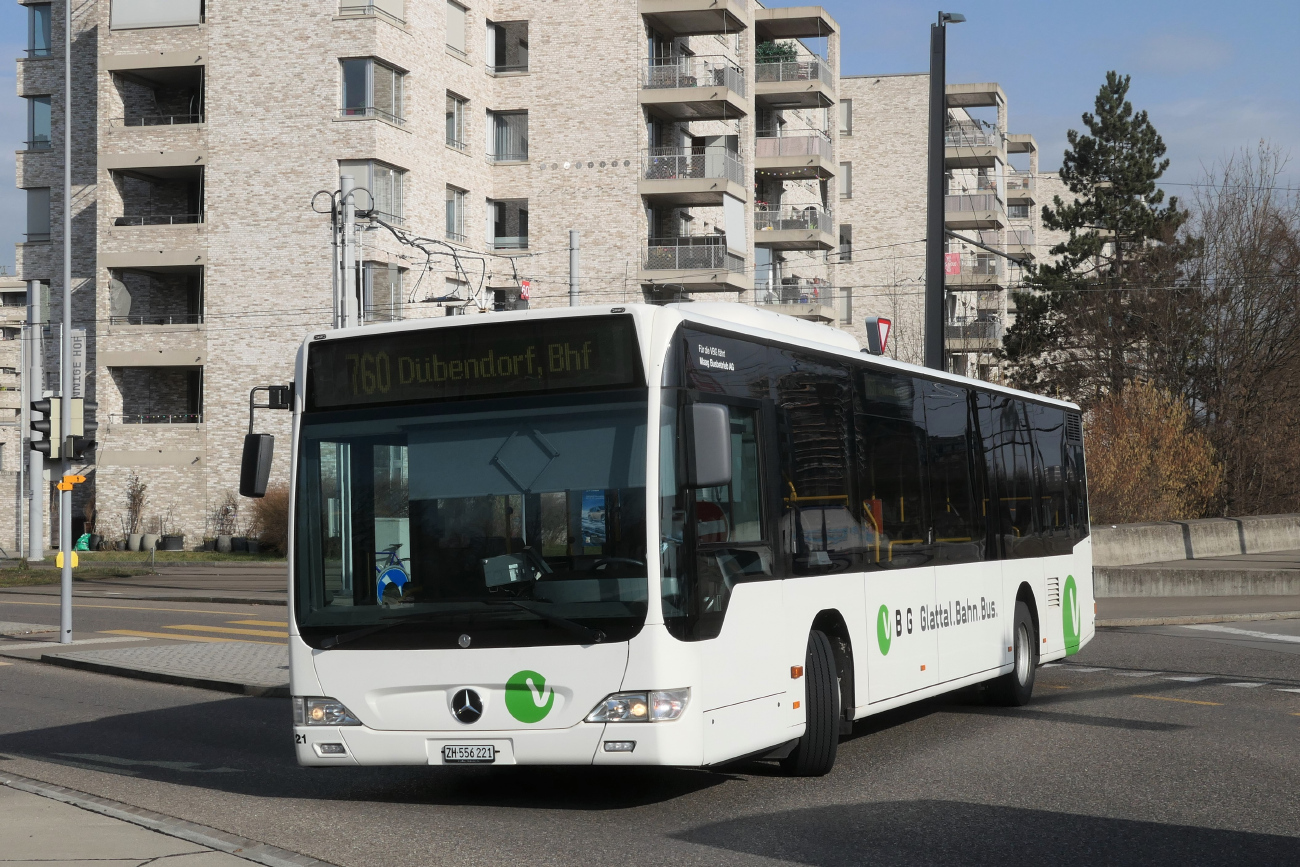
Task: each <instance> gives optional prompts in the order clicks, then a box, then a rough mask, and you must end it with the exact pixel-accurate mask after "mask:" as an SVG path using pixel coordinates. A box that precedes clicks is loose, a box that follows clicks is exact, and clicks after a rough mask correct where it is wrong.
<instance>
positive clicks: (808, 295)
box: [754, 277, 853, 325]
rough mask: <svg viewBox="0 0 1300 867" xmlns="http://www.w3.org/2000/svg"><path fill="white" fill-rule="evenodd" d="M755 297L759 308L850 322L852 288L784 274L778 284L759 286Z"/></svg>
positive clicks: (829, 322)
mask: <svg viewBox="0 0 1300 867" xmlns="http://www.w3.org/2000/svg"><path fill="white" fill-rule="evenodd" d="M754 296H755V299H756V306H757V307H758V308H759V309H760V310H770V311H772V312H773V313H782V314H784V315H786V316H793V317H795V318H796V319H806V320H808V321H810V322H821V323H824V324H827V325H847V324H849V323H851V322H852V321H853V304H852V292H851V290H848V289H837V288H835V287H833V286H831V285H830V284H829V283H827V282H826V281H825V280H808V279H804V278H800V277H784V278H782V280H781V282H780V283H779V284H776V285H772V286H763V285H760V286H758V288H756V289H755V290H754Z"/></svg>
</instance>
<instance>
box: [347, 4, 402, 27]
mask: <svg viewBox="0 0 1300 867" xmlns="http://www.w3.org/2000/svg"><path fill="white" fill-rule="evenodd" d="M403 6H404V4H403V3H401V2H400V0H399V2H396V3H394V2H393V0H371V2H368V3H367V2H365V0H344V2H343V3H341V4H339V17H341V18H365V17H369V16H374V17H376V18H383V19H385V20H387V21H389V22H391V23H393V24H398V25H402V24H405V23H406V21H405V20H404V19H403V17H402V16H403V15H405V10H404V8H403ZM385 7H387V8H385ZM390 10H391V11H390Z"/></svg>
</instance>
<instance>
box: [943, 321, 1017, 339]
mask: <svg viewBox="0 0 1300 867" xmlns="http://www.w3.org/2000/svg"><path fill="white" fill-rule="evenodd" d="M1003 331H1004V328H1003V324H1002V320H1001V319H961V318H959V319H958V320H957V321H955V322H948V323H946V324H945V325H944V327H943V336H944V338H945V339H946V340H1001V339H1002V334H1003Z"/></svg>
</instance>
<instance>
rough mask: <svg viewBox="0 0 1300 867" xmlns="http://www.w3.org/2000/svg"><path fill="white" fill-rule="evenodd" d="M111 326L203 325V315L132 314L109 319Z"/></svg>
mask: <svg viewBox="0 0 1300 867" xmlns="http://www.w3.org/2000/svg"><path fill="white" fill-rule="evenodd" d="M108 324H109V325H202V324H203V314H202V313H161V314H160V313H132V314H129V315H127V316H110V317H108Z"/></svg>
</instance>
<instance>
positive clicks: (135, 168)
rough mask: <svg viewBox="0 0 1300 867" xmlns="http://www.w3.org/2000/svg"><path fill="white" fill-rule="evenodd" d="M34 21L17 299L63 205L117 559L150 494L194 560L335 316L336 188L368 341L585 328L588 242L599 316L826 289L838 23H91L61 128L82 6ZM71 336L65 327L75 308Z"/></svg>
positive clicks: (77, 323)
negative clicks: (354, 201)
mask: <svg viewBox="0 0 1300 867" xmlns="http://www.w3.org/2000/svg"><path fill="white" fill-rule="evenodd" d="M20 2H22V4H23V5H24V6H26V7H27V8H28V13H29V22H30V26H29V33H28V51H27V56H25V57H23V58H20V59H19V61H18V67H19V69H18V92H19V96H21V97H23V98H25V99H27V100H28V103H29V111H30V114H29V117H30V118H31V121H30V127H31V134H30V135H29V140H28V141H27V142H26V143H25V145H24V148H23V149H22V150H21V151H20V152H19V155H18V166H17V183H18V186H19V187H20V188H23V189H24V190H26V191H27V200H28V214H29V217H28V219H29V226H28V229H29V232H28V236H27V240H26V242H25V243H23V244H20V245H19V249H18V254H17V260H18V276H19V277H20V278H21V279H22V280H24V281H38V282H39V283H40V284H41V285H44V286H46V287H48V289H47V290H46V291H49V292H50V293H52V297H55V298H58V297H60V296H61V293H62V283H63V278H62V250H63V244H64V243H65V239H64V237H63V232H62V222H63V213H64V209H65V208H70V209H71V213H72V225H73V238H72V241H73V251H72V252H73V266H72V295H73V312H72V316H73V323H72V325H73V326H74V327H76V328H84V329H85V330H86V333H87V345H88V377H87V392H88V396H89V397H92V398H94V399H95V400H97V401H98V404H99V410H98V415H99V423H100V427H99V451H98V453H97V455H96V462H95V464H94V466H93V467H91V468H89V469H90V470H91V479H92V482H91V483H90V484H88V485H86V486H81V487H79V488H78V490H77V497H78V499H77V502H76V503H75V504H74V515H75V516H78V517H80V516H81V515H82V514H83V513H86V512H89V511H90V508H89V506H90V503H89V500H90V499H91V498H93V500H94V502H93V509H94V513H95V514H96V516H97V527H98V529H99V531H100V532H102V533H103V534H104V535H105V536H106V537H107V538H110V539H112V538H116V537H118V536H120V535H121V522H122V518H123V514H124V512H125V505H126V503H125V492H126V487H127V485H128V482H129V481H130V480H131V479H132V478H133V477H134V478H137V479H138V480H139V481H140V482H143V483H144V484H146V485H147V486H148V487H147V494H146V496H147V502H146V505H145V508H144V513H145V516H146V517H145V520H146V522H147V523H154V522H157V523H162V524H164V525H165V526H166V527H167V528H168V529H170V530H172V531H173V532H183V533H184V534H185V536H186V546H187V547H194V546H196V545H198V544H200V543H201V541H202V539H203V538H204V537H205V536H210V535H212V533H213V532H214V527H213V516H214V513H215V512H216V510H218V509H220V507H221V505H222V503H223V502H224V500H225V498H226V496H227V495H228V494H229V493H230V492H231V491H233V489H234V488H235V487H236V485H237V477H238V462H239V455H240V445H241V438H242V436H243V434H244V432H245V431H246V430H247V412H248V394H249V389H250V388H252V387H253V386H255V385H262V384H269V383H278V382H286V381H288V380H290V379H291V378H292V375H293V371H292V361H293V357H294V353H295V351H296V349H297V347H298V344H299V342H300V341H301V339H302V336H303V334H304V333H306V332H307V331H308V330H310V329H313V328H319V327H321V326H325V325H328V324H329V323H330V321H331V316H332V309H333V306H332V305H333V302H332V276H333V273H332V261H331V237H332V235H331V228H330V217H329V215H328V213H322V211H327V210H328V208H327V205H328V196H327V195H318V193H324V194H328V193H331V192H332V191H335V190H337V189H338V187H339V176H340V174H341V173H346V174H350V175H351V176H352V177H353V178H354V179H355V182H356V184H357V186H359V187H363V188H365V190H366V191H367V192H368V194H369V201H366V197H365V196H360V200H359V204H362V205H363V206H364V207H366V208H367V210H368V212H369V213H370V215H372V216H373V219H366V220H363V230H362V231H361V232H360V251H359V261H360V266H359V271H360V275H361V276H360V283H361V287H362V290H361V291H362V303H361V307H362V310H363V316H364V318H365V319H366V320H367V321H390V320H393V319H398V318H401V319H407V318H416V317H424V316H440V315H481V314H483V313H490V312H491V311H492V310H494V309H510V308H512V307H514V306H516V305H518V304H520V303H521V302H522V300H523V298H525V297H526V298H527V299H528V303H530V304H531V305H533V306H550V305H565V304H568V303H569V273H568V261H569V232H570V230H576V231H577V232H578V234H579V240H580V250H581V252H580V255H581V280H580V281H579V302H580V303H617V302H620V301H641V300H650V301H667V300H675V299H679V298H683V299H690V298H695V299H702V298H707V299H711V300H712V299H727V300H734V301H745V302H749V303H761V304H771V305H773V306H775V307H778V308H781V307H784V308H789V307H790V306H791V305H793V304H802V303H804V301H805V300H806V299H807V296H808V292H809V290H810V291H811V293H812V295H813V296H814V297H815V298H817V299H818V300H820V299H822V298H826V299H830V298H831V297H832V296H831V295H825V296H823V295H821V294H820V293H821V292H822V291H823V290H825V289H826V287H829V286H830V285H831V280H830V276H831V266H830V265H829V263H828V254H829V252H830V251H832V250H833V249H834V248H835V246H836V244H837V243H838V239H837V237H836V234H835V226H834V221H833V219H832V217H831V213H832V211H833V207H834V205H835V204H836V202H837V198H838V191H837V186H836V184H837V175H838V166H839V163H840V162H841V159H840V157H839V155H838V151H839V147H840V144H839V142H840V139H839V138H838V137H837V136H835V135H834V130H833V128H832V127H831V123H832V121H833V119H834V116H835V111H836V109H835V106H836V104H837V101H838V87H839V76H838V70H839V28H838V25H837V24H836V22H835V21H834V20H833V19H832V18H831V17H830V16H829V15H828V14H827V13H826V12H825V11H824V10H822V9H821V8H820V7H798V8H783V9H765V8H762V7H761V6H759V5H758V4H757V3H755V2H753V0H611V2H607V3H602V4H599V6H598V7H593V6H592V5H591V4H584V3H576V2H570V0H546V2H542V0H497V2H487V0H463V2H457V0H332V2H320V3H312V4H302V3H291V2H288V0H267V2H264V3H260V4H257V5H256V6H249V5H248V4H243V3H236V2H233V0H168V2H166V3H162V2H157V0H88V2H85V3H81V4H77V5H74V7H73V48H72V50H73V53H74V56H73V58H72V59H73V80H72V96H73V102H74V105H73V116H72V118H71V124H69V123H68V119H67V118H65V117H64V116H63V112H62V99H61V95H62V94H63V92H64V90H63V89H64V82H63V61H64V58H63V49H62V46H63V44H64V34H63V31H62V21H63V16H64V6H63V2H62V0H56V2H50V3H42V2H29V0H20ZM593 13H596V14H598V15H599V26H591V19H592V17H593ZM69 128H70V129H71V135H72V141H73V166H72V169H73V188H72V197H71V200H70V201H68V202H65V201H64V198H63V190H62V184H61V179H62V162H61V161H62V153H63V150H62V148H63V141H64V136H65V135H66V134H67V133H68V130H69ZM413 238H419V239H423V240H419V241H418V242H416V243H408V242H409V241H411V240H412V239H413ZM29 285H30V284H29ZM525 293H526V294H525ZM51 318H52V319H53V320H54V321H53V322H52V324H51V329H50V333H51V334H52V335H57V329H58V327H59V326H60V322H59V320H60V319H61V310H59V309H58V305H55V309H54V310H52V317H51ZM49 342H50V343H51V344H52V343H53V341H49ZM53 358H54V356H53V355H50V359H51V361H53ZM50 369H51V370H53V369H54V365H53V364H51V365H50ZM51 381H52V380H51ZM0 411H2V409H0ZM258 427H259V429H262V430H266V431H268V432H271V433H274V434H277V435H278V436H279V437H280V448H279V449H278V450H277V455H276V460H275V465H274V470H273V475H272V478H273V483H274V482H276V481H279V482H283V481H286V480H287V478H288V455H289V448H288V440H287V435H288V418H287V416H286V415H284V414H277V413H270V412H268V413H263V414H259V418H258ZM47 502H52V498H51V499H47ZM11 524H13V525H15V526H16V521H11V522H8V523H5V524H4V525H3V526H5V527H6V528H7V527H8V526H10V525H11ZM6 533H7V531H6ZM47 538H48V537H47ZM6 544H7V542H6Z"/></svg>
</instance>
